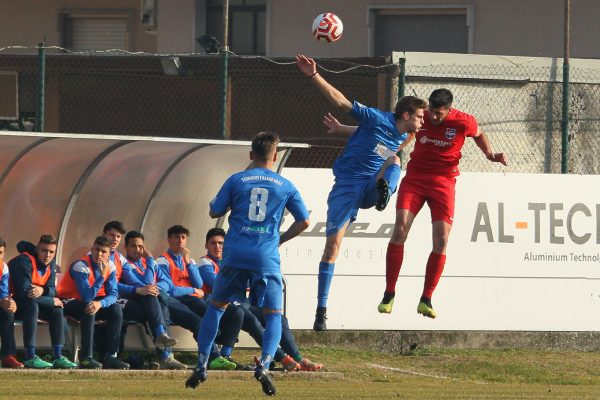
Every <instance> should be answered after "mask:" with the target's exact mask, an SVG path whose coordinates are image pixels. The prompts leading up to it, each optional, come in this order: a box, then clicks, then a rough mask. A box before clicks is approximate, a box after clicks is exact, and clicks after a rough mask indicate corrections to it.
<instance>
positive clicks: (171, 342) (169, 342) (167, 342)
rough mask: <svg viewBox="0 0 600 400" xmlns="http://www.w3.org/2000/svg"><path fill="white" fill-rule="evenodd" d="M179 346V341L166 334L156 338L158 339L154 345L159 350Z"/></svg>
mask: <svg viewBox="0 0 600 400" xmlns="http://www.w3.org/2000/svg"><path fill="white" fill-rule="evenodd" d="M176 344H177V339H173V338H172V337H170V336H169V335H167V334H166V333H161V334H160V335H158V336H157V337H156V339H155V340H154V345H155V346H156V347H157V348H158V349H159V350H162V349H164V348H165V347H173V346H175V345H176Z"/></svg>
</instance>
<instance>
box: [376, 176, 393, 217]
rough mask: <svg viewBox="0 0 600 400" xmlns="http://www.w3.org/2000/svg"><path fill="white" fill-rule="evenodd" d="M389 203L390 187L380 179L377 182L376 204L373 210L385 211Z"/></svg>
mask: <svg viewBox="0 0 600 400" xmlns="http://www.w3.org/2000/svg"><path fill="white" fill-rule="evenodd" d="M389 201H390V187H389V186H388V183H387V182H386V181H385V179H383V178H380V179H379V180H377V203H375V209H376V210H377V211H383V210H385V207H386V206H387V204H388V202H389Z"/></svg>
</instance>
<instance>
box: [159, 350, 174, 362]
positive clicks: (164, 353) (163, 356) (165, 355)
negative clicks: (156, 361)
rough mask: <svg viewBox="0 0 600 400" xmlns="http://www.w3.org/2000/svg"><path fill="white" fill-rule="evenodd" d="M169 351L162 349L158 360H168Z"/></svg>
mask: <svg viewBox="0 0 600 400" xmlns="http://www.w3.org/2000/svg"><path fill="white" fill-rule="evenodd" d="M171 354H172V353H171V351H170V350H167V349H162V350H161V351H160V359H161V361H162V360H166V359H167V358H169V356H170V355H171Z"/></svg>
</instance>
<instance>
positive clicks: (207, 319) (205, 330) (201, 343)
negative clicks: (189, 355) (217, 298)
mask: <svg viewBox="0 0 600 400" xmlns="http://www.w3.org/2000/svg"><path fill="white" fill-rule="evenodd" d="M223 313H225V310H224V309H222V308H217V307H215V306H214V305H212V304H210V305H209V306H208V309H207V310H206V313H205V314H204V318H202V323H201V324H200V329H198V335H197V336H196V337H197V338H198V368H206V365H207V364H208V357H209V354H210V349H211V347H212V345H213V342H214V341H215V338H216V337H217V331H218V330H219V321H220V320H221V317H222V316H223Z"/></svg>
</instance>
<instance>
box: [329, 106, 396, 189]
mask: <svg viewBox="0 0 600 400" xmlns="http://www.w3.org/2000/svg"><path fill="white" fill-rule="evenodd" d="M350 115H351V116H352V117H353V118H355V119H356V120H357V121H358V122H359V126H358V128H357V129H356V131H354V133H353V134H352V136H351V137H350V139H348V143H346V147H345V148H344V151H343V153H342V154H341V155H340V156H339V157H338V158H337V160H335V163H334V164H333V174H334V175H335V177H336V178H338V179H352V178H359V179H360V178H366V177H371V176H373V175H374V174H377V173H378V172H379V169H380V168H381V166H382V165H383V163H384V162H385V160H387V159H388V158H389V157H390V156H393V155H394V154H396V152H397V151H398V147H399V146H400V144H402V143H403V142H404V141H405V140H406V139H407V137H408V134H407V133H406V132H402V133H401V132H398V128H396V117H395V116H394V113H391V112H385V111H381V110H378V109H376V108H369V107H365V106H364V105H362V104H360V103H359V102H357V101H355V102H354V103H353V104H352V111H351V112H350Z"/></svg>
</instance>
